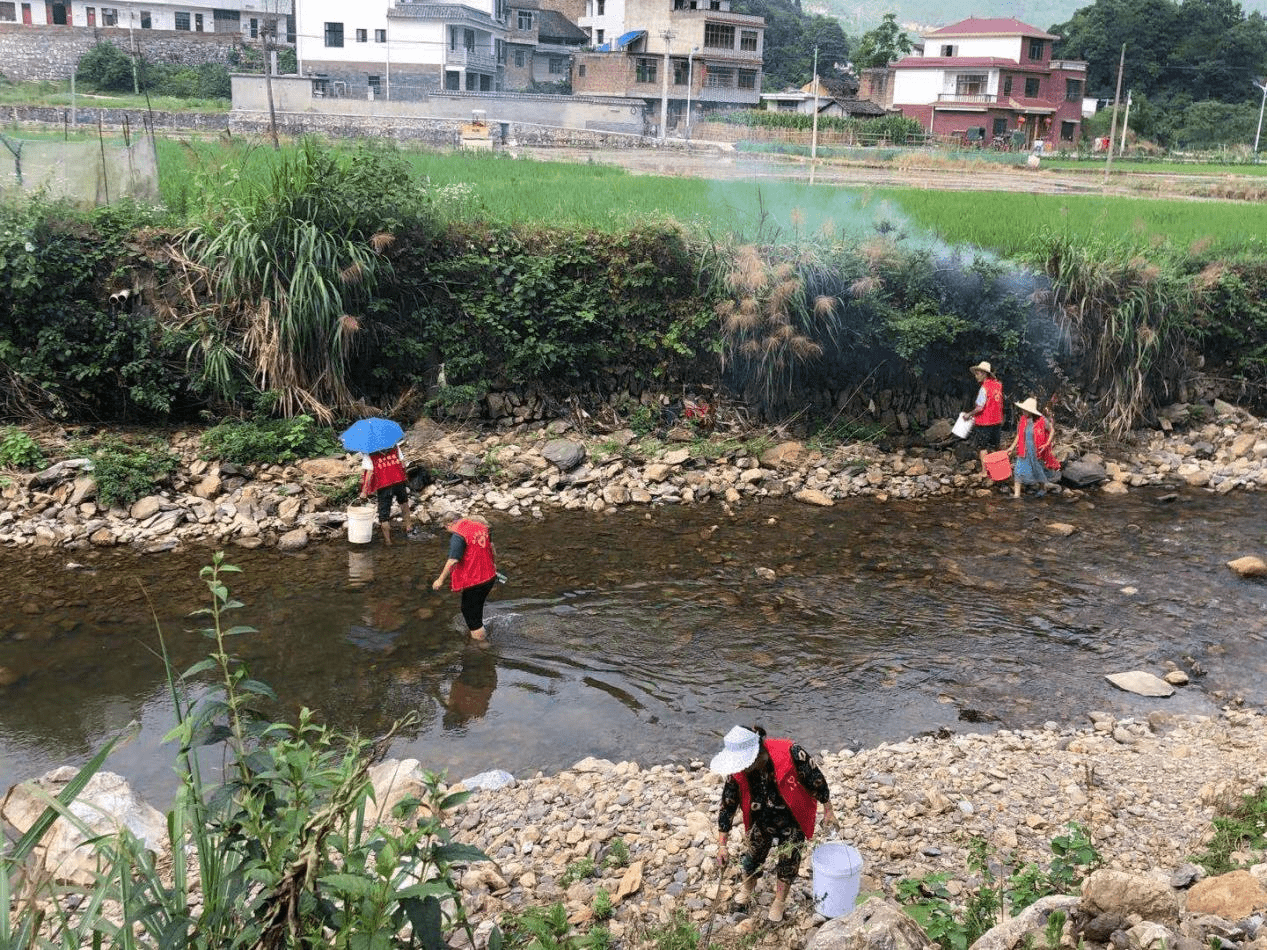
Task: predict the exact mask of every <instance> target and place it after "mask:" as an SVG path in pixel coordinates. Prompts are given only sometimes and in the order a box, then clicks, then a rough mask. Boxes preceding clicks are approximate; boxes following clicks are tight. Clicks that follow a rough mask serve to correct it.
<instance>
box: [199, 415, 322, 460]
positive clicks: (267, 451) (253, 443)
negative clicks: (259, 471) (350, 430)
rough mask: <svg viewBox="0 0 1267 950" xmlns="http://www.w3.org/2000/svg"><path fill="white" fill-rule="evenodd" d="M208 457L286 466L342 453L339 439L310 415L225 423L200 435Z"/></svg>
mask: <svg viewBox="0 0 1267 950" xmlns="http://www.w3.org/2000/svg"><path fill="white" fill-rule="evenodd" d="M200 441H201V443H202V447H203V449H205V450H206V453H207V456H208V457H209V458H218V459H221V460H223V461H225V462H233V463H235V464H238V465H249V464H252V463H268V462H272V463H276V464H283V465H284V464H285V463H287V462H293V461H295V460H297V459H303V458H313V457H314V456H320V455H329V454H331V453H333V452H338V451H342V447H341V446H340V444H339V440H338V438H337V437H336V436H335V434H334V432H333V431H332V430H331V429H330V428H329V427H327V426H321V425H317V423H316V422H315V421H314V420H313V418H312V416H308V415H299V416H294V417H292V418H290V419H266V420H253V421H245V422H244V421H239V420H228V421H225V422H222V423H220V424H219V425H218V426H216V427H215V428H212V429H208V430H207V431H206V432H204V433H203V434H202V438H201V440H200Z"/></svg>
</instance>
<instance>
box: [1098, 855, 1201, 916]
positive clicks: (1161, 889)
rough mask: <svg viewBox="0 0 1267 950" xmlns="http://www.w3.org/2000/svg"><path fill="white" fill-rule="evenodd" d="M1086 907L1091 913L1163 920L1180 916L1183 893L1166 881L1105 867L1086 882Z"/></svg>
mask: <svg viewBox="0 0 1267 950" xmlns="http://www.w3.org/2000/svg"><path fill="white" fill-rule="evenodd" d="M1082 909H1083V910H1084V911H1086V912H1087V913H1089V914H1105V913H1115V914H1121V915H1122V916H1123V917H1126V916H1129V915H1131V914H1139V916H1140V917H1142V918H1144V919H1145V920H1152V921H1157V922H1161V923H1169V922H1172V921H1175V920H1176V919H1177V918H1178V916H1179V896H1178V894H1177V892H1176V891H1175V889H1174V888H1172V887H1171V886H1170V884H1169V883H1168V882H1166V881H1164V880H1159V879H1157V878H1155V877H1150V876H1148V875H1145V874H1131V873H1128V872H1126V871H1114V870H1110V869H1108V868H1101V869H1100V870H1098V871H1092V872H1091V873H1090V874H1089V875H1088V876H1087V878H1086V880H1084V881H1083V882H1082Z"/></svg>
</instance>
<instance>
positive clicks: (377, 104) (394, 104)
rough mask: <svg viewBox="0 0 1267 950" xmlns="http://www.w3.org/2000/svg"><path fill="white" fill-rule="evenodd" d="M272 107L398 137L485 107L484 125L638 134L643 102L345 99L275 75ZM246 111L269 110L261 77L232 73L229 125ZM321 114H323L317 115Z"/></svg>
mask: <svg viewBox="0 0 1267 950" xmlns="http://www.w3.org/2000/svg"><path fill="white" fill-rule="evenodd" d="M273 107H274V109H276V111H277V112H278V113H279V114H281V113H286V114H288V115H290V116H292V117H294V118H293V119H292V120H288V121H294V122H299V121H300V120H301V119H303V120H308V119H311V120H312V121H314V122H317V123H318V124H322V123H325V121H326V118H332V119H334V120H335V121H334V125H338V124H339V121H341V120H342V119H347V120H348V121H350V122H353V123H356V124H360V125H364V126H366V127H371V128H374V129H385V130H388V132H387V134H389V135H391V134H392V133H391V131H390V130H391V129H392V128H393V123H400V124H401V130H402V132H401V136H400V137H406V138H407V137H409V135H408V134H406V132H407V130H408V129H411V128H413V126H412V123H415V122H418V121H424V122H425V121H427V120H432V119H445V120H457V121H460V122H470V121H471V113H472V112H473V111H475V110H476V109H482V110H484V112H485V114H486V116H487V120H488V122H489V123H492V124H497V123H502V122H510V123H526V124H530V125H545V126H556V127H563V128H574V129H588V130H601V131H613V132H623V133H626V134H641V133H642V131H643V113H644V111H645V106H644V104H643V102H642V100H640V99H634V100H626V99H615V98H610V97H608V98H600V97H587V96H548V95H533V94H531V93H491V94H490V93H478V94H477V93H466V94H464V93H454V92H436V93H432V94H431V95H428V96H427V97H426V98H425V99H422V100H419V101H411V102H402V101H398V100H390V101H384V100H381V99H376V100H374V101H372V102H371V101H367V100H366V99H364V98H353V97H349V98H346V99H321V98H316V97H314V96H313V95H312V80H310V79H305V78H301V77H298V76H278V77H275V78H274V79H273ZM250 113H262V114H264V115H265V116H267V114H268V99H267V94H266V91H265V86H264V80H263V78H262V77H260V76H245V75H235V76H233V118H232V119H231V122H230V125H231V126H233V125H234V124H235V123H236V122H237V121H239V118H240V117H244V116H246V115H247V114H250ZM323 116H324V117H325V118H322V117H323Z"/></svg>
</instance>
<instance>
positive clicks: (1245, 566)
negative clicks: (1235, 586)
mask: <svg viewBox="0 0 1267 950" xmlns="http://www.w3.org/2000/svg"><path fill="white" fill-rule="evenodd" d="M1227 566H1228V567H1230V568H1231V569H1232V570H1233V571H1235V572H1236V573H1237V574H1239V575H1240V576H1241V577H1262V576H1263V575H1267V562H1265V561H1263V559H1262V558H1260V557H1255V556H1253V555H1246V556H1245V557H1238V558H1237V559H1236V560H1235V561H1228V562H1227Z"/></svg>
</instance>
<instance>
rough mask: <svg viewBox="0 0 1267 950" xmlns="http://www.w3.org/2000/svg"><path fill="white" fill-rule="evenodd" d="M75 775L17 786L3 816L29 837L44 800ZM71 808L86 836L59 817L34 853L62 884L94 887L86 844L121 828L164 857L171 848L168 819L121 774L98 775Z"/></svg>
mask: <svg viewBox="0 0 1267 950" xmlns="http://www.w3.org/2000/svg"><path fill="white" fill-rule="evenodd" d="M76 771H77V770H76V769H74V768H71V767H70V766H63V767H62V768H58V769H54V770H53V771H51V772H49V773H47V774H46V775H44V776H41V777H40V778H37V779H33V780H31V781H29V782H22V783H21V784H19V785H15V786H13V788H11V789H9V792H8V794H7V795H5V797H4V803H3V804H0V817H3V819H4V820H5V821H6V822H8V824H9V825H11V826H12V827H13V828H14V829H16V830H17V832H18V833H19V834H25V833H26V831H27V829H29V828H30V827H31V826H32V825H33V824H35V822H36V820H38V819H39V817H40V815H42V814H43V813H44V809H45V808H46V807H47V805H46V800H47V798H46V796H51V797H56V796H57V795H59V794H60V793H61V791H62V790H63V789H64V788H65V787H66V784H67V783H68V782H70V781H71V779H73V778H74V777H75V774H76ZM69 810H70V813H71V814H72V815H74V816H75V817H76V818H77V819H78V820H79V822H80V823H82V825H83V826H84V827H85V829H86V830H87V834H85V833H84V832H83V831H81V830H80V829H79V827H77V826H76V825H72V824H71V823H70V822H68V821H67V820H66V819H65V818H58V819H57V821H55V822H53V824H52V826H51V827H50V828H49V829H48V831H47V832H46V833H45V835H44V837H43V838H42V839H41V841H40V845H39V847H38V848H37V849H36V852H35V853H36V856H37V858H38V860H40V861H41V862H42V863H43V866H44V868H45V869H46V870H47V871H48V872H49V873H50V874H52V875H53V877H54V878H55V879H56V880H58V881H63V882H66V883H70V884H91V883H92V882H93V881H94V880H95V879H96V869H97V860H96V856H95V855H96V852H95V850H94V846H93V845H91V844H86V843H85V842H87V841H88V840H89V839H90V838H97V837H99V836H102V835H114V834H118V832H119V831H120V830H121V829H123V828H126V829H127V830H128V831H130V832H131V833H132V834H133V835H134V836H135V837H136V838H137V839H138V840H139V841H140V842H142V844H144V846H145V847H146V848H147V849H149V850H151V851H154V852H156V853H160V854H161V853H163V852H164V851H166V850H167V821H166V819H165V818H164V817H163V815H162V813H161V812H159V811H158V809H156V808H154V807H153V806H152V805H149V804H147V803H146V802H144V801H142V800H141V799H140V798H138V797H137V795H136V793H135V792H134V791H132V787H131V786H130V785H128V783H127V781H126V780H125V779H124V778H123V777H122V776H121V775H115V774H114V773H113V772H98V773H97V774H96V775H94V776H93V777H92V778H91V779H89V780H88V784H87V785H86V786H84V789H83V791H81V792H80V793H79V795H78V797H76V798H75V800H74V801H72V802H71V803H70V806H69Z"/></svg>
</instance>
